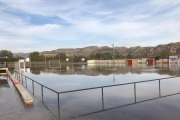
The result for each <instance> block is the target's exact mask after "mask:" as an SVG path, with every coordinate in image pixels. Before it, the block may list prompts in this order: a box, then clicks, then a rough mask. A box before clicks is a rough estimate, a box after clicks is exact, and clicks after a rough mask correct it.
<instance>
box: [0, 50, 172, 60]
mask: <svg viewBox="0 0 180 120" xmlns="http://www.w3.org/2000/svg"><path fill="white" fill-rule="evenodd" d="M171 55H174V54H173V53H172V52H170V51H164V52H162V53H159V54H157V55H155V56H153V57H152V58H153V59H168V58H169V56H171ZM3 56H8V58H5V59H0V62H15V61H18V60H19V59H24V57H22V56H18V55H16V56H13V53H12V52H11V51H8V50H1V51H0V57H3ZM141 57H142V56H141ZM143 57H147V58H148V56H143ZM29 58H30V60H31V62H35V61H47V62H48V61H49V60H60V61H61V62H66V58H68V59H69V62H82V58H85V62H86V61H87V60H93V59H96V60H112V59H113V53H111V52H106V53H96V54H90V55H88V56H83V55H81V56H67V55H66V54H65V53H59V54H57V55H55V56H50V55H42V54H40V53H39V52H32V53H30V54H29ZM137 58H138V56H133V55H131V54H127V55H121V54H118V53H114V59H137Z"/></svg>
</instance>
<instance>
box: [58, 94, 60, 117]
mask: <svg viewBox="0 0 180 120" xmlns="http://www.w3.org/2000/svg"><path fill="white" fill-rule="evenodd" d="M57 97H58V116H59V119H60V104H59V93H57Z"/></svg>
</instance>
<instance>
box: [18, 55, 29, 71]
mask: <svg viewBox="0 0 180 120" xmlns="http://www.w3.org/2000/svg"><path fill="white" fill-rule="evenodd" d="M29 61H30V60H29V58H24V59H19V70H22V71H24V72H25V68H26V63H25V62H29ZM21 63H23V68H24V69H21Z"/></svg>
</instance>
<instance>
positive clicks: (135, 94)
mask: <svg viewBox="0 0 180 120" xmlns="http://www.w3.org/2000/svg"><path fill="white" fill-rule="evenodd" d="M134 101H135V103H136V83H134Z"/></svg>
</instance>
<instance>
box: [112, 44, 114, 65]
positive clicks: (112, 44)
mask: <svg viewBox="0 0 180 120" xmlns="http://www.w3.org/2000/svg"><path fill="white" fill-rule="evenodd" d="M111 45H112V49H113V66H114V44H111Z"/></svg>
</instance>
